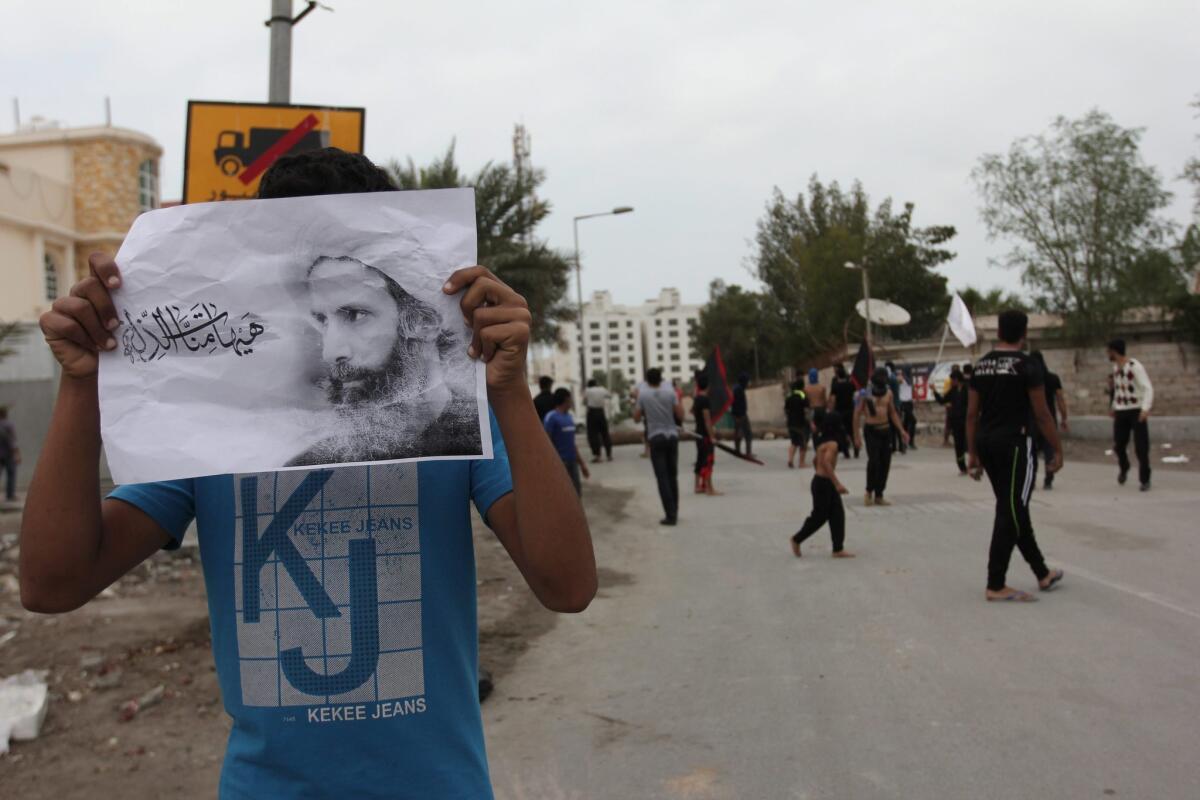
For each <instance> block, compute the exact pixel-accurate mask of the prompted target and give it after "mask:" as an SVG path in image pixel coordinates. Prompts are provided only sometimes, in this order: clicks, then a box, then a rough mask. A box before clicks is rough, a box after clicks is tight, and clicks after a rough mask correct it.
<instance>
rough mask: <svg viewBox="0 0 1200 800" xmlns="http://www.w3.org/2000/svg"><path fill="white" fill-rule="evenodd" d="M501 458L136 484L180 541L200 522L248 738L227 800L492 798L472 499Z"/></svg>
mask: <svg viewBox="0 0 1200 800" xmlns="http://www.w3.org/2000/svg"><path fill="white" fill-rule="evenodd" d="M491 425H492V441H493V448H494V451H495V458H493V459H492V460H491V461H483V460H462V461H425V462H420V463H415V464H414V463H409V464H386V465H375V466H356V467H343V468H337V469H314V470H296V471H284V472H266V473H261V474H257V475H218V476H212V477H207V478H195V479H190V480H181V481H170V482H165V483H147V484H135V485H128V486H121V487H119V488H117V489H116V490H115V491H113V493H112V494H111V495H110V496H111V497H115V498H118V499H120V500H123V501H125V502H127V503H131V504H132V505H134V506H136V507H138V508H140V509H141V510H143V511H144V512H146V513H147V514H149V515H150V516H151V517H152V518H154V519H155V520H156V521H157V522H158V523H159V524H160V525H162V527H163V528H164V529H165V530H166V531H167V533H169V534H170V536H171V537H172V539H173V540H174V541H173V545H174V546H178V543H179V542H180V541H181V540H182V538H183V536H184V532H185V531H186V530H187V528H188V525H189V523H190V522H191V520H192V518H193V516H194V517H195V519H196V522H197V528H198V531H199V540H200V556H201V563H202V564H203V567H204V580H205V584H206V586H207V589H208V609H209V616H210V620H211V625H212V643H213V656H214V658H215V659H216V663H217V673H218V677H219V679H220V684H221V695H222V698H223V699H224V703H225V710H226V711H227V712H228V713H229V714H230V716H232V717H233V730H232V732H231V733H230V736H229V744H228V748H227V750H226V753H225V764H224V767H223V769H222V771H221V788H220V794H221V797H222V798H225V799H226V800H230V799H232V798H255V799H256V800H257V798H263V797H288V798H300V797H314V798H315V797H354V798H374V797H378V798H384V797H386V798H413V799H414V800H416V799H418V798H419V799H420V800H425V799H426V798H434V797H436V798H463V800H467V799H468V798H469V800H479V798H491V797H492V790H491V782H490V780H489V778H488V767H487V756H486V754H485V753H484V744H483V723H482V719H481V717H480V711H479V687H478V660H477V658H478V656H477V631H476V617H475V559H474V549H473V547H472V541H471V516H470V514H471V512H470V502H471V501H472V500H473V501H474V503H475V507H476V508H477V509H478V510H479V512H480V514H482V515H484V517H485V518H486V516H487V513H488V510H489V509H490V508H491V506H492V504H493V503H495V502H496V500H498V499H499V498H501V497H502V496H504V495H505V494H507V493H509V492H511V491H512V477H511V474H510V472H509V465H508V454H507V451H506V450H505V447H504V441H503V439H502V438H501V436H500V431H499V428H498V426H497V425H496V421H495V418H494V417H493V418H492V421H491Z"/></svg>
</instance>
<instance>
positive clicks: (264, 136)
mask: <svg viewBox="0 0 1200 800" xmlns="http://www.w3.org/2000/svg"><path fill="white" fill-rule="evenodd" d="M290 132H291V130H290V129H288V128H251V129H250V143H249V144H246V137H245V135H244V134H243V133H242V132H241V131H221V133H220V134H218V135H217V147H216V149H215V150H213V161H214V162H216V164H217V166H218V167H220V168H221V172H222V173H223V174H225V175H228V176H230V177H233V176H234V175H237V174H238V173H239V172H241V171H242V170H243V169H245V168H246V166H247V165H249V164H252V163H254V161H255V160H256V159H258V157H259V156H261V155H262V154H263V153H265V152H267V150H268V149H269V148H270V147H271V145H273V144H275V143H276V142H277V141H279V140H280V139H282V138H283V137H284V136H286V135H288V134H289V133H290ZM328 146H329V131H309V132H308V133H306V134H304V136H303V137H301V139H300V141H298V142H296V144H295V145H293V146H292V147H291V148H290V149H289V150H288V152H289V153H302V152H304V151H305V150H318V149H320V148H322V147H328Z"/></svg>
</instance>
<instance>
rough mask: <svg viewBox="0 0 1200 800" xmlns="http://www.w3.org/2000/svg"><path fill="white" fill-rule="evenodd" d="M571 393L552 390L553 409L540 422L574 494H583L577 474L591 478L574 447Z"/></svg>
mask: <svg viewBox="0 0 1200 800" xmlns="http://www.w3.org/2000/svg"><path fill="white" fill-rule="evenodd" d="M572 402H573V401H572V399H571V391H570V390H569V389H561V388H560V389H555V390H554V408H553V409H552V410H551V411H550V413H548V414H546V418H545V419H543V420H542V425H543V426H544V427H545V428H546V433H548V434H549V435H550V441H551V442H553V444H554V449H555V450H557V451H558V457H559V458H561V459H562V462H563V466H565V467H566V468H567V475H569V476H570V477H571V483H573V484H574V485H575V493H576V494H578V495H582V494H583V482H582V481H580V480H579V473H580V472H582V473H583V477H585V478H590V477H592V475H591V473H590V472H588V468H587V464H585V463H583V459H582V458H581V457H580V455H579V448H577V447H576V446H575V418H574V417H572V416H571V405H572Z"/></svg>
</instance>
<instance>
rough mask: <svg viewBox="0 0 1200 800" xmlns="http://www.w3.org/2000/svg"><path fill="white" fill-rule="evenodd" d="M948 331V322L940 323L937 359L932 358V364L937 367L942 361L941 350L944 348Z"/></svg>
mask: <svg viewBox="0 0 1200 800" xmlns="http://www.w3.org/2000/svg"><path fill="white" fill-rule="evenodd" d="M949 333H950V323H949V322H946V323H944V324H943V325H942V343H941V344H939V345H938V354H937V359H935V360H934V362H933V366H934V367H937V365H938V364H940V363H942V351H943V350H945V349H946V336H947V334H949Z"/></svg>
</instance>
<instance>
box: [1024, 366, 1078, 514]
mask: <svg viewBox="0 0 1200 800" xmlns="http://www.w3.org/2000/svg"><path fill="white" fill-rule="evenodd" d="M1029 357H1030V358H1031V359H1032V360H1033V361H1035V362H1037V365H1038V367H1039V368H1040V369H1041V370H1042V372H1043V373H1044V374H1045V376H1046V405H1047V406H1048V407H1049V408H1050V418H1051V419H1052V420H1054V427H1055V429H1056V430H1061V431H1063V432H1064V433H1065V432H1066V431H1068V430H1069V427H1068V423H1067V400H1066V398H1065V397H1064V396H1063V385H1062V379H1061V378H1059V377H1058V375H1056V374H1055V373H1053V372H1051V371H1050V369H1049V368H1048V367H1047V366H1046V357H1045V356H1043V355H1042V351H1041V350H1034V351H1033V352H1032V353H1030V354H1029ZM1060 412H1061V414H1062V419H1061V420H1060V419H1059V413H1060ZM1034 445H1035V450H1034V452H1036V453H1041V455H1042V457H1043V459H1045V461H1046V469H1047V472H1046V477H1045V479H1044V480H1043V483H1042V488H1043V489H1046V490H1047V491H1049V490H1050V489H1053V488H1054V473H1053V472H1049V471H1048V470H1049V468H1050V465H1051V464H1052V463H1054V448H1053V447H1051V446H1050V442H1048V441H1047V440H1046V437H1044V436H1042V435H1041V434H1038V435H1037V437H1036V441H1035V442H1034Z"/></svg>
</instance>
